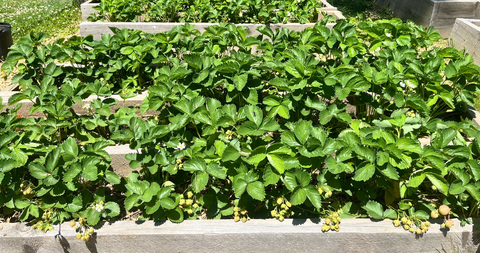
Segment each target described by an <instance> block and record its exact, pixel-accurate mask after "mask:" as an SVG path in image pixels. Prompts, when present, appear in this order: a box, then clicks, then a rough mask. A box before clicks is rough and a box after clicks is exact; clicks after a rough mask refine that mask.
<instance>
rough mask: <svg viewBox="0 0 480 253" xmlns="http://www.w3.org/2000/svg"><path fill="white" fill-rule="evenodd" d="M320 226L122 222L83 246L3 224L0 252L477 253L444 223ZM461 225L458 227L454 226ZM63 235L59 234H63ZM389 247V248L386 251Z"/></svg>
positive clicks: (465, 232)
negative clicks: (415, 228)
mask: <svg viewBox="0 0 480 253" xmlns="http://www.w3.org/2000/svg"><path fill="white" fill-rule="evenodd" d="M319 222H320V221H319V220H302V219H286V220H285V221H284V222H283V223H280V222H278V221H275V220H251V221H249V222H248V223H245V224H232V221H228V220H197V221H192V220H188V221H184V222H183V223H182V224H174V223H171V222H168V221H167V222H157V223H154V222H151V221H147V222H133V221H122V222H115V223H113V224H111V225H110V224H105V225H103V227H102V228H100V229H99V230H98V234H96V235H95V237H94V240H91V241H88V242H87V243H84V242H82V241H79V240H76V239H75V232H74V230H73V229H72V228H70V226H69V224H68V223H65V224H63V225H62V227H61V231H60V230H59V226H55V229H54V230H53V231H50V232H47V233H46V234H45V233H42V232H39V231H34V230H32V229H31V227H30V226H26V225H25V224H1V223H0V226H2V225H3V227H4V228H3V230H2V231H0V232H1V233H2V234H3V233H6V235H5V236H2V237H0V247H1V248H2V249H3V250H4V251H6V252H12V253H17V252H18V253H20V252H52V253H57V252H64V251H68V252H156V251H158V249H159V248H161V251H162V252H179V251H180V252H206V253H207V252H212V251H216V250H220V248H221V251H222V252H372V253H381V252H385V250H386V249H388V251H389V252H422V253H436V252H477V251H478V250H479V244H480V240H479V236H480V234H479V233H480V232H479V231H478V226H476V225H475V226H473V225H467V226H465V227H460V226H455V227H453V228H451V230H450V231H449V232H448V233H446V234H444V233H443V232H442V231H441V230H440V229H439V228H440V224H439V223H441V221H440V220H437V221H435V220H432V223H433V224H432V226H431V230H432V231H431V232H428V234H425V235H424V236H422V237H419V238H416V239H415V238H413V237H412V235H411V234H408V233H405V232H404V231H402V230H400V229H397V228H394V227H393V226H392V224H391V222H389V221H377V222H372V221H371V220H369V219H350V220H344V221H343V222H342V228H341V231H340V232H339V233H326V234H324V233H322V232H321V231H320V230H319V224H318V223H319ZM456 222H457V223H458V222H459V221H458V220H456ZM59 233H60V234H59ZM386 243H387V244H388V246H386Z"/></svg>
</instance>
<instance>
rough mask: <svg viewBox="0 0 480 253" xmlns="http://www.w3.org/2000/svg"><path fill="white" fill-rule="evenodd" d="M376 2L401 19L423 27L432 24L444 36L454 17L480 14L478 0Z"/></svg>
mask: <svg viewBox="0 0 480 253" xmlns="http://www.w3.org/2000/svg"><path fill="white" fill-rule="evenodd" d="M377 4H378V5H379V6H382V7H389V8H390V9H392V11H393V14H394V15H395V16H397V17H399V18H402V19H411V20H412V21H414V22H415V23H417V24H419V25H422V26H424V27H429V26H433V27H434V28H435V29H437V30H439V32H440V35H442V37H444V38H448V37H449V36H450V32H451V29H452V27H453V25H454V23H455V18H474V17H479V16H480V4H479V2H478V0H403V1H396V0H378V1H377Z"/></svg>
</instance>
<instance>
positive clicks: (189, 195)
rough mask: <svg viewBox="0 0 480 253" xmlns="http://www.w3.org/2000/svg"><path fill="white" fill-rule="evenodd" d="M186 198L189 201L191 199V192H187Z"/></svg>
mask: <svg viewBox="0 0 480 253" xmlns="http://www.w3.org/2000/svg"><path fill="white" fill-rule="evenodd" d="M187 197H188V198H189V199H191V198H192V197H193V192H190V191H189V192H187Z"/></svg>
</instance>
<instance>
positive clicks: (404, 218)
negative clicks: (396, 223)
mask: <svg viewBox="0 0 480 253" xmlns="http://www.w3.org/2000/svg"><path fill="white" fill-rule="evenodd" d="M400 221H401V222H402V223H403V224H407V221H408V219H407V218H406V217H402V218H401V219H400Z"/></svg>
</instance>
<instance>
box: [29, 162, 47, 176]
mask: <svg viewBox="0 0 480 253" xmlns="http://www.w3.org/2000/svg"><path fill="white" fill-rule="evenodd" d="M28 170H29V171H30V174H31V175H32V176H33V177H34V178H36V179H44V178H46V177H47V176H48V173H47V172H46V169H45V167H44V166H43V165H41V164H39V163H37V162H33V163H30V164H29V165H28Z"/></svg>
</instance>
